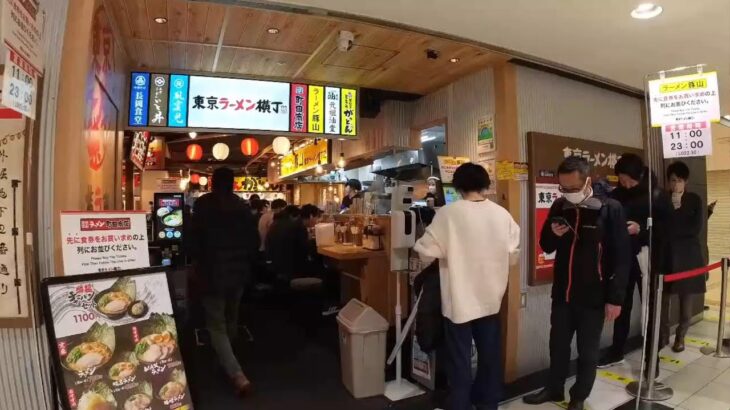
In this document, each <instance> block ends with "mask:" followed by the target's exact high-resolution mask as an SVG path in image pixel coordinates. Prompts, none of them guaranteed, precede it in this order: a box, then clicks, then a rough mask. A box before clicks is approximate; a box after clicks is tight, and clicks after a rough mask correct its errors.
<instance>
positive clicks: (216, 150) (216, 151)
mask: <svg viewBox="0 0 730 410" xmlns="http://www.w3.org/2000/svg"><path fill="white" fill-rule="evenodd" d="M230 152H231V149H230V148H228V145H226V144H224V143H222V142H219V143H217V144H215V145H213V158H215V159H217V160H218V161H223V160H225V159H226V158H228V154H230Z"/></svg>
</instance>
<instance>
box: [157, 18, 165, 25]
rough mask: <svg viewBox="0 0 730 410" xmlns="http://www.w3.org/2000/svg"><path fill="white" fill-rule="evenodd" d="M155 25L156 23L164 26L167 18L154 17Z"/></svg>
mask: <svg viewBox="0 0 730 410" xmlns="http://www.w3.org/2000/svg"><path fill="white" fill-rule="evenodd" d="M155 23H157V24H165V23H167V18H165V17H155Z"/></svg>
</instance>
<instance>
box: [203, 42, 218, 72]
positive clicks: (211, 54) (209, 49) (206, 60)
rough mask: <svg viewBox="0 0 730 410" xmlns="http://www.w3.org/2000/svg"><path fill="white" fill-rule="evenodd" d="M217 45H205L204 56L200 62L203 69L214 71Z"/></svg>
mask: <svg viewBox="0 0 730 410" xmlns="http://www.w3.org/2000/svg"><path fill="white" fill-rule="evenodd" d="M216 49H217V47H213V46H203V56H202V59H201V62H200V70H201V71H213V61H214V60H215V50H216Z"/></svg>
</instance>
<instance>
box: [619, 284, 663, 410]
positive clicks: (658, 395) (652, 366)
mask: <svg viewBox="0 0 730 410" xmlns="http://www.w3.org/2000/svg"><path fill="white" fill-rule="evenodd" d="M663 289H664V275H658V276H657V277H656V290H655V297H654V303H653V307H654V314H653V315H652V317H651V318H650V319H651V320H652V322H651V326H652V332H651V339H650V340H649V347H650V348H649V363H648V364H649V367H648V368H647V367H644V366H645V365H644V366H642V367H644V372H645V373H646V384H643V383H642V382H641V381H636V382H631V383H629V384H628V385H627V386H626V391H627V392H628V393H629V394H630V395H632V396H634V397H636V398H638V399H640V400H644V401H650V402H652V401H664V400H669V399H671V398H672V396H673V395H674V391H673V390H672V388H671V387H669V386H665V385H663V384H657V383H656V369H657V366H658V364H659V340H660V337H659V331H660V330H661V318H662V296H663ZM644 354H646V352H644ZM643 360H644V356H643V355H642V361H643ZM642 376H643V375H642ZM637 402H638V400H637ZM637 405H638V403H637Z"/></svg>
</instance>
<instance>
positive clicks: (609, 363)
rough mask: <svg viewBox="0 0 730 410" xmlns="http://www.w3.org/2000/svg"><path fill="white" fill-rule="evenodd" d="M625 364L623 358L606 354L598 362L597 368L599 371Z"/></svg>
mask: <svg viewBox="0 0 730 410" xmlns="http://www.w3.org/2000/svg"><path fill="white" fill-rule="evenodd" d="M624 362H625V360H624V356H623V355H621V356H618V355H615V354H607V355H605V356H603V357H602V358H601V360H599V361H598V368H599V369H607V368H609V367H613V366H618V365H620V364H623V363H624Z"/></svg>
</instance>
